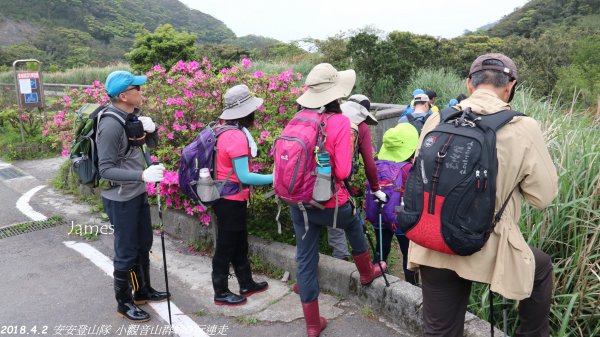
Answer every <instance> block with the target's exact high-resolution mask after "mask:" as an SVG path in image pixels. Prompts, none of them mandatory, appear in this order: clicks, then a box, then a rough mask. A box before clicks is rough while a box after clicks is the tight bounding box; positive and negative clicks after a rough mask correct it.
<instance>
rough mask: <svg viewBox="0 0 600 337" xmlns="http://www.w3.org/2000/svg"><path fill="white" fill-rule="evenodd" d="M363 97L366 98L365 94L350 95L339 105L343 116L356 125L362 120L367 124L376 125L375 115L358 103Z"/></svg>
mask: <svg viewBox="0 0 600 337" xmlns="http://www.w3.org/2000/svg"><path fill="white" fill-rule="evenodd" d="M363 97H364V99H367V100H368V98H367V96H364V95H352V96H350V97H349V98H348V101H347V102H344V103H342V104H341V105H340V108H341V109H342V113H343V114H344V116H346V117H348V119H349V120H350V122H352V123H354V124H356V125H358V124H360V123H362V122H365V123H367V124H368V125H377V118H375V116H373V115H372V114H371V113H370V112H369V110H367V108H365V107H364V106H363V105H362V104H360V103H358V102H359V101H362V100H363Z"/></svg>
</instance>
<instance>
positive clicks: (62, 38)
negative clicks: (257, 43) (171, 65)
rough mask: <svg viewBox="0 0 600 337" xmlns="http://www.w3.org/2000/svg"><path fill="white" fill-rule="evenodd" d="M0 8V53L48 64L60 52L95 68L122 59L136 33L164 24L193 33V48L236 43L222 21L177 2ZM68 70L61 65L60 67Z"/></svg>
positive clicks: (49, 0) (95, 1)
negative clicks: (89, 61)
mask: <svg viewBox="0 0 600 337" xmlns="http://www.w3.org/2000/svg"><path fill="white" fill-rule="evenodd" d="M24 3H29V4H28V5H27V4H24ZM0 8H1V11H0V46H3V47H4V48H3V49H4V54H6V53H9V54H11V53H12V54H23V51H26V53H27V54H30V55H31V54H33V56H36V57H43V58H44V59H45V60H46V61H48V62H50V63H53V62H54V63H56V62H58V59H57V58H56V56H57V53H58V54H61V52H60V50H61V49H67V50H69V51H70V52H69V54H74V53H75V54H79V56H77V55H75V56H74V57H75V58H77V57H79V58H81V57H85V55H86V54H92V55H94V57H93V58H90V59H92V60H97V61H98V63H103V62H111V61H115V60H119V59H123V54H124V53H125V52H127V51H128V50H129V49H130V48H131V46H132V45H133V40H134V37H135V34H136V33H138V32H140V31H142V30H143V29H146V30H149V31H154V29H155V28H156V27H158V26H159V25H162V24H166V23H169V24H171V25H172V26H173V27H175V29H177V30H178V31H188V32H191V33H194V34H196V35H197V37H198V40H197V41H198V43H220V42H222V41H224V40H226V39H235V38H236V36H235V34H234V33H233V31H232V30H231V29H229V28H228V27H227V26H226V25H225V24H224V23H223V22H221V21H219V20H217V19H215V18H214V17H212V16H210V15H208V14H205V13H202V12H200V11H197V10H194V9H190V8H188V7H187V6H185V5H184V4H182V3H181V2H179V1H177V0H37V1H14V0H0ZM50 42H51V43H50ZM15 45H16V46H15ZM7 47H11V48H10V50H6V48H7ZM12 54H11V55H5V58H10V57H9V56H13V55H12ZM36 54H37V55H36ZM14 56H19V55H14ZM1 61H3V60H2V52H0V62H1ZM3 63H4V62H3ZM71 63H74V64H76V63H81V62H78V61H77V60H72V62H71ZM69 65H70V64H69V62H66V63H60V66H61V67H65V66H69Z"/></svg>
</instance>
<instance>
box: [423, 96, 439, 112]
mask: <svg viewBox="0 0 600 337" xmlns="http://www.w3.org/2000/svg"><path fill="white" fill-rule="evenodd" d="M425 94H426V95H427V97H429V114H432V113H436V112H438V111H440V108H438V107H437V106H436V105H435V100H436V99H437V93H436V92H435V91H433V90H427V91H425Z"/></svg>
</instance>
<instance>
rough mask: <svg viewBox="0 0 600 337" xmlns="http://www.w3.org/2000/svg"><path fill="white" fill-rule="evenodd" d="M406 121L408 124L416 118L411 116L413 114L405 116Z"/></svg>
mask: <svg viewBox="0 0 600 337" xmlns="http://www.w3.org/2000/svg"><path fill="white" fill-rule="evenodd" d="M406 119H407V120H408V122H409V123H412V122H414V121H415V120H416V118H415V116H413V114H407V115H406Z"/></svg>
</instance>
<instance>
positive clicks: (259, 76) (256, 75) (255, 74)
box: [252, 70, 264, 78]
mask: <svg viewBox="0 0 600 337" xmlns="http://www.w3.org/2000/svg"><path fill="white" fill-rule="evenodd" d="M263 76H264V73H263V72H262V71H260V70H259V71H256V72H254V73H253V74H252V77H254V78H261V77H263Z"/></svg>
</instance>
